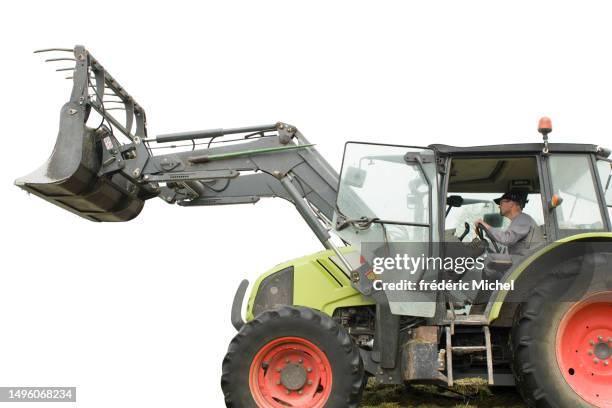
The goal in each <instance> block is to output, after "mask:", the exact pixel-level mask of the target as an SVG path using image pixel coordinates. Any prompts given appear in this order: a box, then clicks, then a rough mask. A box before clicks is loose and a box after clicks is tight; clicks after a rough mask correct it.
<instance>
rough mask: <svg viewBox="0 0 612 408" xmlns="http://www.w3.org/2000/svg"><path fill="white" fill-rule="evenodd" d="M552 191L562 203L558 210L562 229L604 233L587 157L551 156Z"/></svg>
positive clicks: (556, 210)
mask: <svg viewBox="0 0 612 408" xmlns="http://www.w3.org/2000/svg"><path fill="white" fill-rule="evenodd" d="M550 173H551V178H552V187H553V192H554V193H556V194H558V195H559V196H560V197H561V198H562V199H563V202H562V203H561V205H559V206H558V207H557V208H556V209H555V212H556V215H557V220H558V224H559V228H560V229H578V230H601V229H603V226H604V224H603V220H602V214H601V209H600V206H599V200H598V198H597V193H596V190H595V182H594V180H593V174H592V173H591V165H590V161H589V158H588V157H587V156H585V155H556V156H555V155H553V156H551V157H550Z"/></svg>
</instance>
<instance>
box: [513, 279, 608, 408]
mask: <svg viewBox="0 0 612 408" xmlns="http://www.w3.org/2000/svg"><path fill="white" fill-rule="evenodd" d="M563 289H564V288H563V283H560V282H554V281H551V282H548V283H546V284H544V285H543V286H542V287H539V288H537V289H536V290H535V291H534V294H533V296H532V297H530V299H529V301H527V302H526V303H524V304H522V305H521V306H520V307H519V309H518V310H517V315H516V316H515V323H514V327H513V329H512V333H511V337H510V341H511V346H512V350H513V354H514V361H513V371H514V374H515V379H516V383H517V387H518V388H519V391H520V392H521V394H522V395H523V397H524V399H525V400H526V402H527V403H528V404H529V406H534V407H605V408H612V292H611V291H597V292H589V293H586V294H584V295H582V296H580V298H579V300H577V301H575V302H557V301H554V299H555V297H556V296H558V294H559V293H561V292H560V291H562V290H563Z"/></svg>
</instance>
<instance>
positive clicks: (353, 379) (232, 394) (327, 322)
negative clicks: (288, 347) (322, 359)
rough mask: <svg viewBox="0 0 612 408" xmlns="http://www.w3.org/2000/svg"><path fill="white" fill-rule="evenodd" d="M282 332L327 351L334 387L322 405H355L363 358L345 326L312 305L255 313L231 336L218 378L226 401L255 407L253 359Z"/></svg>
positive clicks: (344, 407)
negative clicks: (252, 381) (250, 381)
mask: <svg viewBox="0 0 612 408" xmlns="http://www.w3.org/2000/svg"><path fill="white" fill-rule="evenodd" d="M282 337H298V338H302V339H304V340H307V341H309V342H311V343H312V344H314V345H316V346H317V347H318V348H319V349H320V350H321V351H323V352H324V353H325V355H326V356H327V359H328V360H329V363H330V366H331V371H332V389H331V394H330V395H329V398H328V400H327V403H326V404H325V407H327V408H353V407H357V406H358V405H359V402H360V400H361V393H362V391H363V382H364V381H365V380H364V379H365V376H364V372H363V363H362V361H361V357H360V354H359V349H358V348H357V346H356V345H355V344H354V343H353V340H352V339H351V337H350V336H349V334H348V333H347V332H346V330H345V329H344V328H343V327H341V326H340V325H338V324H337V323H336V322H335V321H334V320H332V319H331V318H330V317H329V316H327V315H325V314H323V313H320V312H318V311H316V310H313V309H309V308H305V307H294V306H282V307H279V308H276V309H272V310H268V311H265V312H262V313H261V314H259V315H258V316H257V317H256V318H255V319H253V320H252V321H250V322H248V323H247V324H245V325H244V326H243V327H242V328H241V329H240V331H239V332H238V334H237V335H236V336H235V337H234V339H233V340H232V341H231V343H230V345H229V348H228V351H227V354H226V356H225V359H224V360H223V375H222V377H221V388H222V390H223V394H224V396H225V404H226V406H228V407H233V408H258V406H257V404H256V403H255V401H254V399H253V396H252V395H251V391H250V387H249V373H250V368H251V363H252V361H253V360H254V358H255V356H256V355H257V353H258V352H259V351H260V350H261V349H262V348H263V347H264V346H265V345H267V344H268V343H269V342H271V341H274V340H275V339H279V338H282ZM259 408H266V407H259Z"/></svg>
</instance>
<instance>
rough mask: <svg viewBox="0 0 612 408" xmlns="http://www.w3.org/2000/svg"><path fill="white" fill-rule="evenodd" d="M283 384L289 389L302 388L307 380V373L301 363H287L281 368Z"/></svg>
mask: <svg viewBox="0 0 612 408" xmlns="http://www.w3.org/2000/svg"><path fill="white" fill-rule="evenodd" d="M280 376H281V377H280V378H281V379H280V380H281V384H282V385H283V386H284V387H285V388H287V389H288V390H289V391H297V390H299V389H301V388H302V387H303V386H304V385H305V384H306V381H307V379H308V378H307V374H306V370H305V369H304V367H302V365H301V364H299V363H298V364H287V365H286V366H285V367H284V368H282V369H281V373H280Z"/></svg>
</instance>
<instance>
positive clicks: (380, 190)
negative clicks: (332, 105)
mask: <svg viewBox="0 0 612 408" xmlns="http://www.w3.org/2000/svg"><path fill="white" fill-rule="evenodd" d="M438 190H439V187H438V175H437V171H436V155H435V152H434V151H433V150H432V149H429V148H424V147H414V146H398V145H385V144H373V143H357V142H349V143H347V144H346V146H345V151H344V158H343V163H342V170H341V173H340V181H339V186H338V197H337V202H336V211H335V214H334V229H335V232H336V233H337V234H338V235H339V236H340V237H341V238H342V239H343V240H345V241H347V242H349V243H350V244H351V245H353V246H354V247H355V248H356V249H357V250H358V251H359V252H360V254H361V256H362V259H363V260H365V261H367V263H368V264H369V265H372V262H373V260H374V258H376V257H381V256H384V257H393V256H394V255H397V254H398V253H402V252H404V253H405V252H409V253H410V254H411V255H414V256H434V255H437V253H435V252H437V248H436V247H437V246H434V245H433V243H434V242H437V241H439V231H438V225H439V222H438ZM362 269H364V270H362V271H361V275H360V277H359V280H358V281H357V282H354V285H355V287H356V288H357V289H358V290H360V291H361V292H362V293H364V294H367V295H372V294H373V293H376V292H380V290H377V289H375V288H374V287H373V284H374V281H376V280H380V281H383V282H385V283H400V282H402V281H411V282H418V281H419V280H421V279H428V280H429V279H430V278H432V276H433V275H435V274H437V271H425V270H415V271H406V270H398V269H386V270H385V272H384V273H380V274H374V275H373V274H372V271H371V270H370V271H366V270H365V268H362ZM367 272H369V273H367ZM433 279H435V277H433ZM383 292H384V293H385V295H386V297H387V299H388V301H389V305H390V308H391V312H392V313H393V314H401V315H411V316H424V317H431V316H433V315H434V313H435V300H436V294H435V293H423V292H419V291H414V290H401V289H398V290H383Z"/></svg>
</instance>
